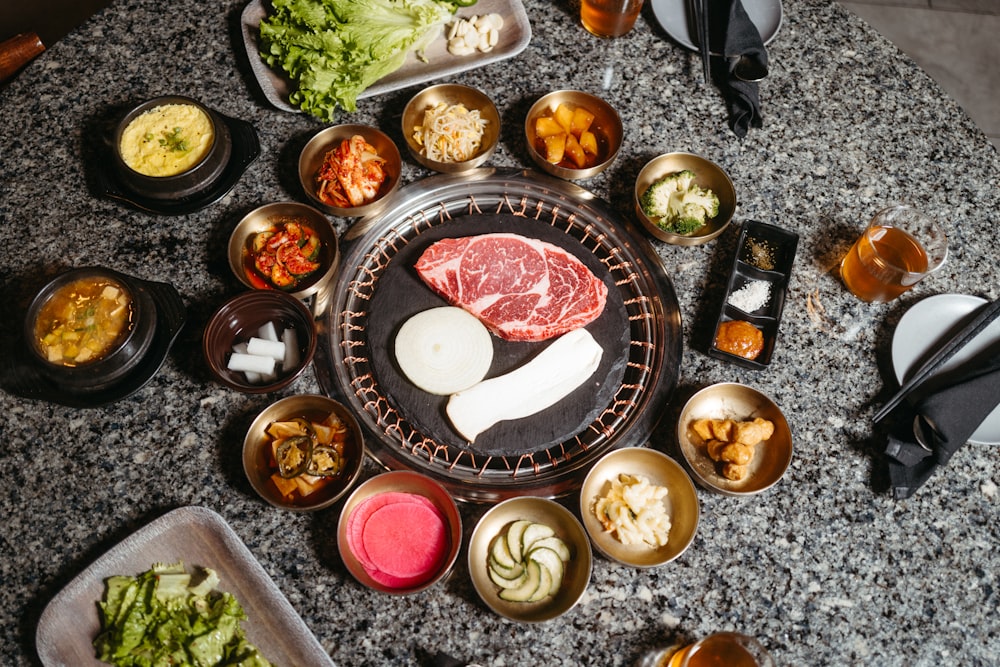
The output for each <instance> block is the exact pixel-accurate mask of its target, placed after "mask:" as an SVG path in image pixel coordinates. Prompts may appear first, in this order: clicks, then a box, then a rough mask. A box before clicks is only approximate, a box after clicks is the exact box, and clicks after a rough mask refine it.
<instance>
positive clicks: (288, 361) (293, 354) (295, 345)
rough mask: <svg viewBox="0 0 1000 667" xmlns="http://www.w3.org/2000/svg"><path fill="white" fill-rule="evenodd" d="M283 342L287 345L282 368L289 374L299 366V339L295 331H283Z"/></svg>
mask: <svg viewBox="0 0 1000 667" xmlns="http://www.w3.org/2000/svg"><path fill="white" fill-rule="evenodd" d="M281 342H282V343H284V345H285V357H284V359H282V361H281V368H282V369H283V370H285V371H286V372H287V371H290V370H292V369H293V368H295V367H296V366H298V365H299V359H300V356H299V339H298V336H296V335H295V329H285V330H284V331H282V332H281Z"/></svg>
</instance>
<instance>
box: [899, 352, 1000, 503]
mask: <svg viewBox="0 0 1000 667" xmlns="http://www.w3.org/2000/svg"><path fill="white" fill-rule="evenodd" d="M931 382H933V380H928V383H931ZM934 384H935V385H936V386H934V387H933V388H932V389H931V390H930V391H928V392H927V393H925V394H924V395H923V396H922V397H921V398H919V399H918V400H917V401H916V403H915V406H914V407H907V409H906V410H905V411H904V410H903V409H902V407H901V408H897V410H899V412H901V413H903V414H902V415H901V420H900V425H901V428H900V432H899V433H894V434H890V435H889V443H888V445H887V446H886V450H885V453H886V454H887V455H888V457H889V480H890V482H891V484H892V492H893V496H894V497H895V498H897V499H903V498H909V497H910V496H912V495H913V494H914V493H916V491H917V489H919V488H920V487H921V485H923V483H924V482H926V481H927V480H928V479H929V478H930V476H931V475H932V474H933V473H934V471H935V470H937V468H938V467H939V466H943V465H945V464H947V463H948V461H949V460H950V459H951V457H952V455H953V454H954V453H955V452H957V451H958V450H959V449H960V448H961V447H962V445H964V444H965V443H966V442H968V440H969V438H970V437H972V434H973V433H974V432H975V431H976V429H977V428H979V426H980V425H981V424H982V423H983V420H985V419H986V417H988V416H989V414H990V413H991V412H992V411H993V410H994V409H995V408H996V406H997V405H998V404H1000V352H998V351H996V350H993V351H991V352H988V353H987V355H986V356H985V358H984V356H983V355H978V356H977V357H976V358H975V359H971V360H969V361H968V362H966V363H964V364H963V365H962V367H961V368H960V369H956V370H955V371H954V372H951V373H948V375H947V378H946V380H944V381H943V382H942V383H941V384H937V383H934ZM917 418H919V419H920V420H922V422H923V424H922V425H921V424H918V425H916V426H914V421H915V419H917ZM908 427H913V428H922V432H923V433H924V441H925V442H924V444H921V443H920V442H918V441H917V438H916V436H915V434H914V433H913V428H908ZM925 445H926V446H925Z"/></svg>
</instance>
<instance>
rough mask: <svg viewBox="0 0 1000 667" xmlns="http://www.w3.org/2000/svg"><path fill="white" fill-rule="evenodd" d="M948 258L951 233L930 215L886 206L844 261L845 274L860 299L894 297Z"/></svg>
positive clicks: (873, 300) (879, 300) (874, 300)
mask: <svg viewBox="0 0 1000 667" xmlns="http://www.w3.org/2000/svg"><path fill="white" fill-rule="evenodd" d="M947 256H948V237H947V236H946V235H945V233H944V231H943V230H942V229H941V228H940V227H939V226H938V224H937V223H936V222H935V221H934V220H932V219H931V218H930V217H929V216H927V215H925V214H923V213H921V212H920V211H918V210H917V209H915V208H913V207H912V206H908V205H903V204H900V205H896V206H890V207H888V208H884V209H882V210H881V211H879V212H878V213H876V214H875V217H874V218H872V220H871V222H870V223H868V226H867V227H866V228H865V231H864V232H862V234H861V236H860V237H859V238H858V240H857V241H855V243H854V245H853V246H851V249H850V250H849V251H848V252H847V254H846V255H845V256H844V259H843V260H842V261H841V263H840V277H841V279H842V280H843V281H844V284H845V285H846V286H847V289H849V290H850V291H851V292H852V293H853V294H854V295H855V296H856V297H858V298H859V299H861V300H863V301H868V302H871V303H885V302H886V301H892V300H893V299H895V298H896V297H898V296H899V295H900V294H902V293H903V292H905V291H906V290H908V289H910V288H911V287H913V286H914V285H916V284H917V283H918V282H919V281H920V280H922V279H923V278H924V277H925V276H927V275H928V274H930V273H933V272H934V271H937V270H938V269H939V268H941V266H942V265H943V264H944V261H945V259H946V258H947Z"/></svg>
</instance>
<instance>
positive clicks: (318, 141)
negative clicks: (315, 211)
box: [299, 124, 403, 218]
mask: <svg viewBox="0 0 1000 667" xmlns="http://www.w3.org/2000/svg"><path fill="white" fill-rule="evenodd" d="M354 136H360V137H363V138H364V140H365V141H366V142H368V143H369V144H370V145H371V146H372V147H373V148H374V149H375V152H376V153H377V154H378V157H379V158H381V159H382V160H384V162H383V163H382V169H383V171H384V172H385V180H384V181H383V182H382V184H381V185H380V186H379V188H378V191H377V192H376V194H375V197H374V198H373V199H370V200H368V201H366V202H365V203H363V204H359V205H357V206H350V205H348V206H340V205H336V204H332V203H329V202H327V201H323V199H322V198H320V195H319V186H318V183H317V180H316V175H317V173H318V172H319V169H320V167H321V166H322V165H323V162H324V160H325V159H326V155H327V153H329V152H330V151H332V150H334V149H336V148H337V147H338V146H340V144H341V142H343V141H344V140H345V139H346V140H350V139H351V137H354ZM402 169H403V160H402V157H400V155H399V148H398V147H397V146H396V143H395V142H394V141H393V140H392V139H390V138H389V135H387V134H386V133H385V132H383V131H382V130H379V129H378V128H375V127H372V126H370V125H354V124H348V125H334V126H333V127H328V128H326V129H324V130H320V131H319V132H317V133H316V135H315V136H313V138H312V139H310V140H309V142H308V143H307V144H306V145H305V147H304V148H303V149H302V152H301V153H300V154H299V183H300V184H301V186H302V189H303V190H304V191H305V193H306V196H307V197H309V199H310V200H312V201H313V202H314V203H315V204H316V206H318V207H319V208H320V209H322V210H323V211H326V212H327V213H330V214H332V215H336V216H338V217H341V218H356V217H361V216H364V215H368V214H369V213H375V212H377V211H379V210H381V209H382V208H383V207H384V206H385V203H386V200H387V199H388V198H389V196H390V195H391V194H392V193H393V192H395V191H396V189H397V188H398V187H399V179H400V175H401V172H402Z"/></svg>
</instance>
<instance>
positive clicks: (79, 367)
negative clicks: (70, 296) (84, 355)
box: [24, 266, 157, 392]
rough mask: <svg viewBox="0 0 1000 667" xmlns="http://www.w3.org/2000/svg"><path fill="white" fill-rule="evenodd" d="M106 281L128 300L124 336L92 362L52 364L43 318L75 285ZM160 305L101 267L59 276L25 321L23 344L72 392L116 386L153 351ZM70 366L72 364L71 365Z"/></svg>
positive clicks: (128, 280) (47, 373) (124, 277)
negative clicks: (44, 341)
mask: <svg viewBox="0 0 1000 667" xmlns="http://www.w3.org/2000/svg"><path fill="white" fill-rule="evenodd" d="M78 281H82V283H81V284H84V283H88V282H89V283H94V282H96V283H101V282H107V283H109V284H112V285H114V286H115V287H118V288H119V289H121V291H122V292H123V293H124V295H125V296H126V297H127V300H128V306H127V307H128V309H129V311H130V312H129V314H128V320H127V324H126V326H125V327H124V329H123V330H122V332H121V333H120V334H119V335H118V336H117V337H116V338H115V339H113V340H112V341H110V342H109V343H108V345H107V346H106V347H105V348H104V349H103V350H102V351H100V352H98V353H97V354H96V355H95V356H94V357H93V358H91V359H89V360H86V361H80V362H69V363H64V362H63V361H58V360H50V359H49V356H48V355H47V354H46V352H45V348H44V346H43V344H42V342H41V337H40V334H39V333H38V332H37V331H36V330H37V328H38V327H37V325H38V322H39V316H40V315H43V312H44V310H45V307H46V305H48V304H50V302H52V300H53V299H55V298H57V297H60V293H61V292H63V290H68V289H72V287H71V285H73V284H74V283H77V282H78ZM156 320H157V315H156V304H155V303H154V302H153V298H152V296H151V295H150V294H149V292H148V291H147V290H146V289H145V288H144V287H143V286H142V285H141V284H140V282H139V281H137V280H135V279H133V278H131V277H130V276H127V275H125V274H123V273H119V272H117V271H113V270H111V269H106V268H103V267H99V266H91V267H83V268H79V269H71V270H69V271H66V272H65V273H62V274H60V275H58V276H56V277H55V278H54V279H52V280H51V281H50V282H49V283H48V284H47V285H45V287H43V288H42V289H41V290H40V291H39V292H38V294H37V295H36V296H35V298H34V299H33V300H32V302H31V305H30V306H29V307H28V314H27V317H26V318H25V321H24V339H25V341H26V343H27V346H26V347H27V348H28V354H29V355H30V356H31V358H32V360H33V361H34V362H35V363H36V364H37V365H38V366H39V368H40V369H41V371H42V372H43V373H44V374H45V376H46V377H48V378H49V379H51V380H52V381H53V382H54V383H55V384H56V385H57V386H59V387H60V388H62V389H66V390H68V391H76V392H92V391H100V390H103V389H106V388H108V387H111V386H113V385H114V384H115V383H117V382H119V381H121V380H122V379H123V378H125V377H126V376H127V375H128V374H129V372H131V371H132V370H133V369H134V368H135V367H136V366H137V365H138V364H139V362H140V361H142V359H143V356H144V355H145V354H146V352H147V351H148V350H149V347H150V345H151V344H152V342H153V338H154V335H155V333H156ZM70 364H71V365H70Z"/></svg>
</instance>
